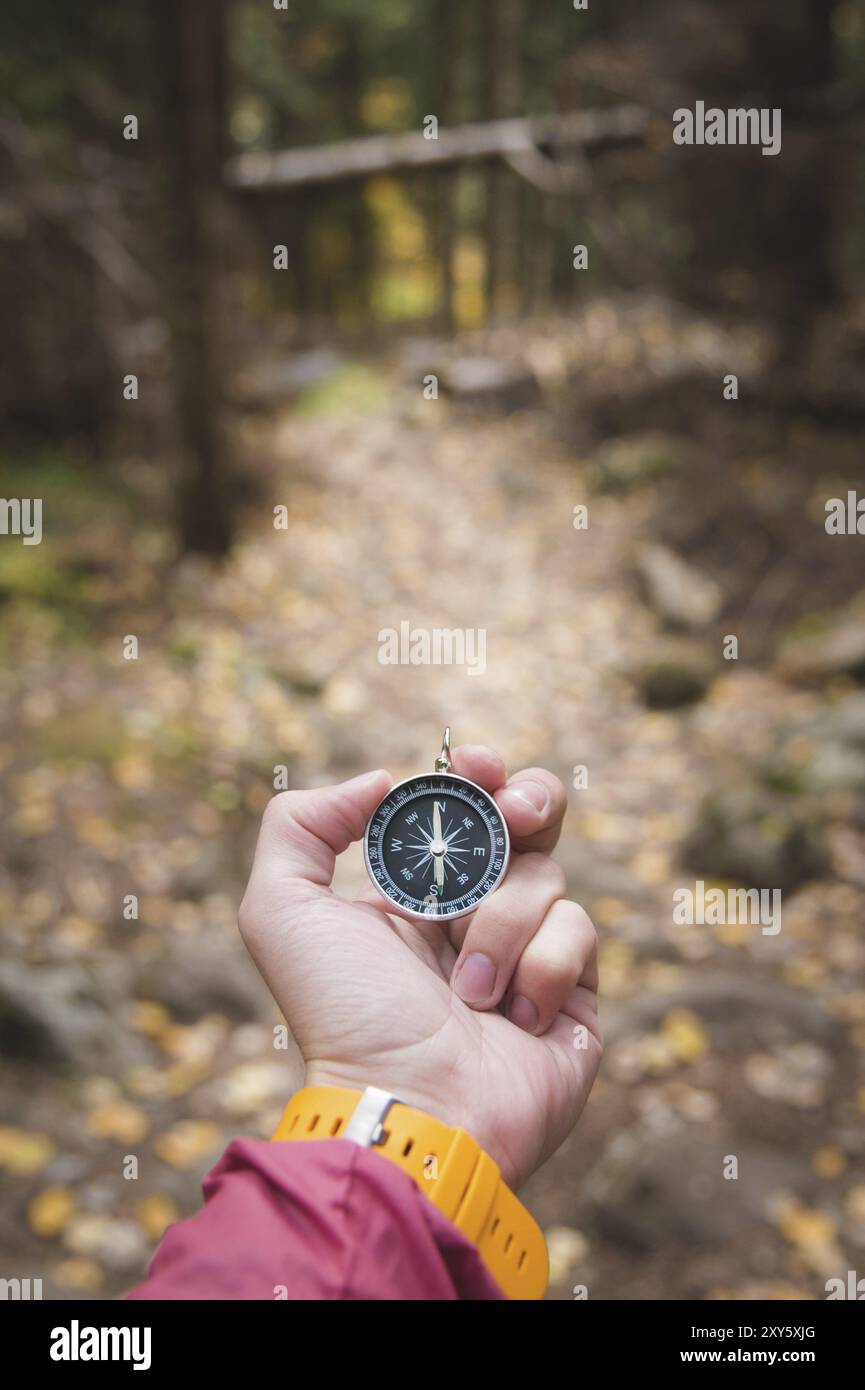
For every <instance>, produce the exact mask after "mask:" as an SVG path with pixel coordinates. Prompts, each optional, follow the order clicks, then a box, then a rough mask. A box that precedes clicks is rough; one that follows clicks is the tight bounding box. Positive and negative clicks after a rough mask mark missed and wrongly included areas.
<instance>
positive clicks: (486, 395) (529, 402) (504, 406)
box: [440, 357, 542, 414]
mask: <svg viewBox="0 0 865 1390" xmlns="http://www.w3.org/2000/svg"><path fill="white" fill-rule="evenodd" d="M440 385H441V388H442V390H443V391H444V392H445V393H446V394H447V395H450V396H453V397H455V398H456V399H458V400H459V401H460V402H462V403H463V404H465V405H471V406H475V407H478V408H481V409H483V410H490V411H500V412H503V413H505V414H507V413H509V412H510V411H514V410H530V409H532V407H537V406H539V405H540V404H541V400H542V397H541V390H540V387H539V386H538V382H537V378H536V377H535V375H534V372H532V371H531V370H530V369H529V368H528V367H526V366H525V365H524V364H523V363H522V362H511V361H501V360H500V359H499V358H496V357H460V358H457V359H456V360H455V361H452V362H450V363H448V365H447V366H446V367H443V368H442V372H441V379H440Z"/></svg>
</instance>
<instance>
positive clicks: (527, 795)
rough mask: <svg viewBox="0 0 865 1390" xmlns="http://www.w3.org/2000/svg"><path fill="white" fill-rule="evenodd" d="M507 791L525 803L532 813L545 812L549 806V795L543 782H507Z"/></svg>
mask: <svg viewBox="0 0 865 1390" xmlns="http://www.w3.org/2000/svg"><path fill="white" fill-rule="evenodd" d="M508 791H509V792H513V794H514V796H518V797H519V798H520V801H525V803H526V805H527V806H531V808H532V810H533V811H545V810H546V809H547V807H548V805H549V804H550V794H549V792H548V791H547V788H546V787H545V786H544V784H543V782H532V781H531V780H527V781H525V782H508Z"/></svg>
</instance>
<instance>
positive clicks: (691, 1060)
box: [0, 388, 865, 1298]
mask: <svg viewBox="0 0 865 1390" xmlns="http://www.w3.org/2000/svg"><path fill="white" fill-rule="evenodd" d="M267 446H268V455H269V459H270V465H269V466H270V467H271V470H272V473H271V477H272V481H273V502H274V504H284V505H285V506H286V508H287V517H288V524H287V529H285V530H277V529H274V528H273V527H272V526H271V525H270V524H269V517H270V511H269V504H268V507H267V508H265V509H264V510H263V513H262V516H261V519H260V522H259V524H257V525H256V524H255V522H254V520H253V523H252V525H251V528H250V530H249V532H248V533H247V535H246V536H245V538H244V540H243V541H242V543H241V544H240V545H239V546H238V549H237V551H236V553H235V555H234V557H233V558H232V561H231V563H230V564H229V566H228V568H227V570H226V571H225V572H224V573H223V574H222V575H221V576H219V577H215V576H212V575H210V574H209V573H208V572H207V571H206V570H203V569H200V568H198V567H196V566H194V565H188V566H186V567H185V568H184V570H183V571H181V572H180V573H179V574H178V575H177V576H176V578H175V580H174V582H173V586H172V588H171V590H170V592H169V594H168V596H167V605H165V604H163V605H162V606H161V608H160V609H159V612H158V615H156V616H154V606H153V603H152V595H151V594H149V593H148V589H147V582H146V579H145V578H142V573H144V574H145V575H146V572H147V571H148V568H149V567H148V564H147V561H146V557H144V556H142V555H141V554H138V553H136V552H135V548H134V544H133V546H132V550H131V552H130V561H129V575H128V578H127V580H126V585H127V588H126V591H125V592H124V593H123V613H124V616H123V618H122V620H120V621H119V624H118V626H117V628H116V630H115V631H114V632H113V633H112V634H111V635H110V636H109V637H107V638H100V640H99V642H98V643H97V644H95V645H87V646H82V645H78V646H62V645H59V646H57V647H54V646H52V645H51V644H50V643H49V644H48V645H47V647H46V643H45V642H44V641H42V642H39V641H36V640H35V639H34V638H33V634H32V614H30V613H29V610H28V616H27V620H26V621H25V620H24V619H23V618H21V617H20V615H19V617H18V619H17V621H16V623H15V624H13V629H12V636H11V638H10V644H11V652H12V654H13V655H14V661H13V662H10V665H9V669H8V670H7V673H6V675H5V676H4V678H3V679H4V691H5V694H6V697H7V710H8V712H7V716H6V721H5V729H4V733H3V740H4V741H3V744H2V748H0V752H2V753H3V757H4V762H5V771H4V773H3V776H4V782H5V792H6V796H5V797H4V803H5V805H6V811H5V813H4V825H3V830H4V839H5V841H6V843H7V845H8V847H9V849H8V854H7V868H6V871H5V875H4V879H3V881H2V894H3V902H4V905H5V908H6V912H5V913H4V915H5V916H6V917H7V919H8V923H9V926H8V930H7V933H6V958H5V960H4V961H3V962H0V971H2V972H4V973H3V974H2V975H0V996H2V1001H3V1002H2V1009H3V1029H4V1034H5V1036H6V1039H7V1042H8V1043H9V1048H8V1050H9V1052H10V1053H11V1056H12V1064H11V1066H9V1067H8V1069H7V1071H6V1074H5V1080H4V1083H3V1095H2V1103H3V1111H2V1116H0V1120H2V1124H3V1125H5V1126H6V1128H5V1129H3V1130H2V1131H0V1162H2V1163H3V1164H4V1166H5V1167H6V1168H7V1169H10V1170H11V1173H12V1180H13V1182H14V1183H15V1189H14V1190H15V1192H16V1194H17V1198H16V1200H17V1205H16V1207H15V1208H14V1210H13V1211H12V1214H11V1215H8V1214H7V1217H6V1222H7V1225H6V1229H5V1230H4V1231H3V1232H2V1241H0V1246H2V1249H3V1251H4V1268H3V1269H2V1271H0V1273H2V1274H5V1275H10V1274H11V1275H14V1274H18V1275H19V1276H23V1275H26V1274H28V1273H29V1274H30V1275H32V1276H34V1277H35V1276H39V1277H43V1278H44V1279H45V1280H46V1295H47V1296H50V1295H53V1296H58V1295H62V1294H64V1293H67V1292H68V1291H69V1290H75V1291H77V1292H81V1293H83V1294H93V1295H95V1296H100V1297H104V1296H106V1295H110V1294H112V1293H114V1292H116V1291H117V1290H119V1289H121V1288H123V1287H124V1286H127V1285H128V1284H129V1283H131V1282H133V1281H134V1280H135V1278H136V1277H137V1275H138V1273H139V1272H140V1270H141V1269H142V1268H143V1264H144V1261H145V1259H146V1256H147V1253H148V1251H149V1250H150V1249H151V1248H152V1244H153V1242H154V1241H155V1240H156V1239H157V1238H158V1235H159V1232H160V1230H161V1228H162V1227H163V1226H164V1224H165V1222H166V1221H168V1220H173V1219H176V1217H177V1216H178V1215H182V1214H185V1213H186V1212H188V1211H190V1210H192V1209H193V1208H194V1206H195V1204H196V1201H197V1190H198V1183H199V1178H200V1174H201V1172H202V1171H204V1170H205V1168H206V1167H207V1166H208V1163H209V1162H210V1161H211V1159H212V1157H213V1155H214V1154H216V1153H218V1151H219V1148H220V1146H221V1145H222V1144H223V1143H224V1142H225V1140H226V1139H227V1138H228V1137H230V1136H231V1135H232V1134H235V1133H238V1132H246V1133H258V1134H266V1133H267V1132H268V1131H269V1128H270V1127H271V1125H272V1123H273V1121H274V1118H275V1116H276V1115H277V1114H278V1112H279V1109H280V1107H281V1103H282V1100H283V1098H284V1094H285V1090H286V1088H287V1086H288V1085H289V1084H290V1082H291V1066H292V1064H291V1060H290V1059H289V1060H286V1059H285V1057H284V1056H283V1054H279V1053H277V1054H274V1052H273V1049H272V1047H271V1046H270V1041H271V1032H270V1030H271V1026H272V1024H273V1022H275V1021H276V1019H275V1016H274V1015H273V1012H272V1009H271V1006H270V1005H269V1003H268V1001H267V999H266V998H265V996H264V994H263V992H262V991H261V989H260V988H259V986H258V983H257V980H256V978H255V976H254V972H252V969H251V967H250V966H249V965H248V964H247V963H246V962H245V959H244V958H243V955H242V951H241V948H240V946H239V944H238V942H237V939H236V935H235V929H234V911H235V907H236V902H237V900H238V898H239V895H240V892H241V890H242V884H243V880H244V873H245V867H246V865H247V863H248V856H249V851H250V847H251V843H252V840H253V837H254V831H255V824H256V819H257V815H258V812H259V811H260V809H261V807H262V805H263V804H264V802H265V801H266V799H267V797H268V795H269V794H270V789H271V782H272V776H273V769H274V767H275V766H277V765H279V764H284V765H285V766H286V767H287V769H288V774H289V777H290V780H291V783H292V784H294V785H304V784H307V783H313V782H315V781H320V780H323V779H324V778H338V777H341V776H343V775H350V774H351V773H353V772H355V771H358V770H361V769H362V768H364V767H367V766H371V765H375V764H384V765H386V766H388V767H389V768H390V769H391V770H392V771H393V773H394V774H395V775H397V776H399V775H406V774H407V773H409V772H411V771H414V770H416V769H418V768H422V767H425V766H427V765H428V764H429V763H430V761H431V758H432V756H433V755H434V753H435V752H436V749H437V740H438V738H439V735H440V732H441V728H442V726H443V725H444V724H445V723H449V724H450V725H451V726H452V728H453V730H454V734H455V737H456V739H457V740H458V741H469V742H480V741H484V742H490V743H492V744H494V745H495V746H496V747H498V749H499V750H500V751H501V752H502V754H503V755H504V756H505V758H506V760H507V762H508V765H509V767H511V768H514V769H516V768H517V767H519V766H522V765H526V764H531V763H542V764H544V765H546V766H548V767H550V768H552V769H553V770H554V771H555V772H556V773H557V774H558V775H559V776H560V777H561V778H562V779H563V781H564V782H565V783H566V785H567V786H569V787H571V809H570V812H569V815H568V818H567V821H566V825H565V830H564V834H563V839H562V846H561V856H560V857H561V860H562V863H563V864H564V866H565V868H566V870H567V873H568V878H569V891H570V892H571V893H572V894H573V896H576V897H578V898H579V899H580V900H581V901H583V902H584V904H585V905H586V907H587V908H588V910H589V911H590V912H591V913H592V914H593V916H594V918H595V920H596V922H597V923H598V926H599V929H600V931H601V937H602V979H603V1010H602V1020H603V1021H604V1022H605V1025H606V1028H607V1033H608V1053H607V1059H606V1062H605V1067H604V1072H603V1078H602V1081H601V1083H600V1084H599V1087H598V1090H597V1093H596V1095H595V1097H594V1098H593V1101H592V1104H591V1105H590V1107H589V1112H588V1114H587V1116H586V1117H585V1119H584V1121H583V1123H582V1124H581V1126H580V1127H579V1129H578V1131H577V1132H576V1134H575V1135H574V1137H573V1138H572V1140H571V1141H570V1142H569V1143H568V1145H566V1147H565V1148H564V1150H563V1151H562V1152H561V1153H560V1154H559V1155H558V1156H557V1157H556V1158H555V1159H554V1160H553V1162H552V1163H550V1164H549V1165H548V1166H547V1168H545V1169H544V1170H543V1172H542V1173H541V1174H539V1175H538V1176H537V1177H536V1178H535V1179H534V1180H533V1182H532V1184H531V1185H530V1188H529V1190H528V1191H527V1193H526V1196H527V1200H528V1201H529V1202H530V1204H531V1205H532V1206H533V1207H534V1209H535V1210H536V1211H537V1212H538V1214H539V1216H540V1217H541V1219H542V1222H543V1224H544V1225H545V1227H546V1228H547V1229H548V1231H549V1232H550V1243H551V1249H552V1253H553V1262H554V1284H553V1291H552V1292H553V1296H557V1297H564V1298H566V1297H571V1296H572V1290H573V1288H574V1286H579V1285H585V1286H586V1287H587V1289H588V1291H589V1295H590V1296H591V1297H637V1296H665V1297H685V1296H691V1297H706V1296H723V1295H724V1294H736V1293H738V1294H739V1295H742V1294H747V1293H748V1292H754V1291H764V1292H767V1293H768V1294H769V1295H770V1296H786V1295H788V1294H789V1295H792V1296H799V1297H807V1296H818V1297H819V1296H822V1289H823V1284H824V1282H825V1279H826V1278H827V1277H829V1276H830V1275H832V1274H834V1273H842V1272H843V1271H846V1269H847V1268H848V1267H850V1268H853V1267H855V1265H854V1263H852V1262H853V1261H855V1258H856V1249H857V1248H859V1249H860V1251H861V1245H862V1244H863V1243H865V1187H863V1145H865V1141H863V1137H862V1102H863V1092H862V1090H861V1089H859V1088H861V1087H862V1086H863V1080H865V1078H863V1077H862V1072H861V1058H862V1048H863V1044H865V1036H863V1034H865V1006H863V998H865V996H863V992H862V986H861V972H862V964H863V958H862V944H861V930H860V929H861V912H862V903H863V897H865V893H863V889H865V877H863V876H862V873H861V860H857V859H856V854H855V853H854V851H853V848H852V847H851V845H850V842H849V841H848V855H847V859H846V861H844V862H843V863H842V862H841V861H840V860H839V858H838V855H837V854H836V855H835V859H834V860H833V862H832V863H830V864H829V866H828V868H827V869H826V870H825V871H824V881H823V883H822V884H821V885H818V886H817V887H814V886H810V885H808V884H807V883H806V884H805V885H804V886H802V885H796V886H797V887H798V893H795V894H791V895H790V897H789V898H788V899H787V900H786V901H785V926H784V931H783V933H781V934H780V936H779V937H773V936H769V935H765V934H763V933H762V932H761V931H760V929H759V927H756V928H755V927H749V926H747V925H746V926H726V927H723V928H714V929H713V928H708V927H697V926H693V927H681V926H676V925H675V924H674V921H673V915H672V907H673V893H674V891H675V890H676V889H677V888H679V887H681V886H682V885H688V884H689V883H690V884H691V886H693V883H694V878H695V874H694V871H693V870H691V869H688V868H686V867H683V845H684V844H685V843H686V841H687V838H688V835H689V832H690V830H691V827H692V826H693V824H694V821H695V817H696V815H697V812H698V808H699V806H700V804H701V802H702V800H703V798H704V796H705V795H706V793H707V791H711V790H712V789H715V788H717V787H718V785H719V779H720V780H723V781H729V783H730V785H731V786H733V787H735V786H737V785H738V783H739V782H740V781H742V779H743V778H745V777H746V775H747V771H748V769H749V767H750V766H752V765H754V764H756V763H758V762H759V761H760V760H761V759H763V758H765V757H767V756H768V755H769V753H770V752H771V749H772V747H773V743H774V740H775V738H776V731H777V729H778V728H779V727H786V726H787V725H793V724H796V723H797V721H798V722H801V721H806V720H807V719H808V718H809V717H811V716H812V715H813V714H815V713H817V712H818V711H819V701H818V700H817V698H816V697H815V696H813V695H810V694H802V693H796V692H794V691H792V690H791V689H790V688H789V687H787V686H785V685H783V684H782V683H781V682H780V681H779V680H778V679H777V678H776V677H774V676H773V675H771V674H766V673H758V672H756V671H755V670H754V669H749V668H748V666H747V665H746V664H744V663H743V664H742V665H741V666H740V665H739V664H738V663H728V664H727V665H726V666H724V665H723V664H721V663H719V666H718V674H717V678H716V679H715V680H714V681H713V682H712V683H711V685H710V686H709V689H708V691H707V693H706V696H705V698H703V699H702V700H700V701H698V702H696V703H693V704H689V705H687V706H685V707H683V708H681V709H676V710H650V709H647V708H646V706H645V704H644V703H643V701H642V700H641V697H640V694H639V680H638V679H636V678H635V674H634V672H635V668H636V667H638V666H639V665H640V663H641V662H644V661H645V660H646V659H647V658H648V657H649V656H651V653H652V651H653V649H654V648H655V647H656V646H657V645H658V644H659V643H660V642H661V641H662V636H661V633H660V626H659V623H658V620H657V618H656V617H655V616H654V615H653V614H652V612H650V610H649V608H648V607H647V606H645V605H644V604H643V603H642V602H641V601H640V599H639V597H638V592H637V589H636V587H635V583H634V576H633V564H634V555H635V548H636V546H637V544H638V543H639V541H640V540H641V539H645V538H651V534H652V532H651V523H652V515H653V512H652V508H653V505H654V503H653V501H652V498H651V496H650V495H649V494H647V493H646V492H645V490H642V491H641V490H640V489H636V490H634V491H630V492H627V493H625V494H606V495H605V494H603V493H600V492H598V491H597V489H596V480H597V469H596V467H595V462H596V461H595V460H594V459H592V458H591V457H588V456H587V457H586V458H584V459H581V458H579V457H575V456H574V452H573V450H572V449H570V448H567V447H566V446H565V444H564V443H563V441H562V436H561V434H560V433H559V431H558V430H557V429H556V427H555V425H554V422H553V420H552V418H551V417H550V416H549V415H548V414H545V413H544V412H542V411H525V412H521V413H516V414H514V415H510V416H506V417H504V418H502V417H499V416H496V417H493V418H487V417H482V416H472V415H471V414H468V413H465V412H463V411H461V410H459V409H454V408H452V407H450V406H449V405H448V404H447V403H446V402H445V401H444V400H442V401H429V402H427V401H419V400H418V399H417V393H414V394H411V393H407V392H406V391H405V390H404V389H399V388H394V392H393V394H392V396H391V397H390V399H389V400H388V401H387V402H386V403H385V404H384V405H383V406H382V407H381V408H380V409H376V410H371V411H369V412H365V413H353V414H346V413H339V414H336V415H317V416H314V417H312V418H308V419H304V418H298V417H297V416H295V415H293V414H292V415H286V416H285V417H284V418H279V419H276V420H274V421H273V422H272V424H271V425H270V426H269V427H268V430H267ZM579 504H585V505H587V506H588V509H589V525H588V528H587V529H585V530H577V529H575V528H574V525H573V517H574V508H575V506H577V505H579ZM136 585H137V589H136ZM142 595H143V596H142ZM163 597H165V596H164V595H163ZM402 622H408V623H410V624H411V625H412V626H413V627H415V628H427V629H433V628H449V629H472V630H477V629H482V630H483V631H484V632H485V634H486V651H485V658H486V664H485V670H484V671H483V674H477V675H470V674H468V672H467V671H466V670H465V669H462V668H457V667H453V666H451V667H448V666H417V667H415V666H405V665H400V666H387V665H382V664H381V662H380V661H379V650H380V647H379V640H378V634H379V632H380V630H381V629H384V628H396V629H399V626H400V624H401V623H402ZM28 624H29V626H28ZM128 632H140V640H141V651H140V656H139V659H138V660H137V661H136V662H124V661H123V659H122V656H121V655H120V637H121V636H122V635H123V634H124V633H128ZM709 635H710V636H711V637H712V640H715V638H714V635H712V634H709ZM70 750H74V751H73V753H72V754H70ZM579 765H582V766H584V767H585V769H586V771H587V777H588V785H587V786H585V787H581V788H577V787H575V786H573V780H574V770H575V768H576V767H577V766H579ZM842 810H843V808H842ZM839 815H840V813H839ZM841 818H842V819H843V817H841ZM850 833H851V834H852V833H853V832H852V831H851V832H850ZM857 845H858V841H857ZM857 852H859V853H860V855H861V850H859V851H857ZM842 859H843V856H842ZM361 876H362V866H361V864H360V859H359V855H354V856H349V857H348V858H347V861H346V863H345V864H344V865H343V866H342V867H341V870H340V880H339V882H340V884H341V885H342V886H343V887H345V888H346V889H348V890H349V891H350V890H351V888H352V887H353V886H354V885H355V884H356V883H358V882H359V881H360V878H361ZM131 894H134V895H136V897H137V898H138V916H137V918H135V917H131V918H128V919H127V918H124V915H123V913H124V902H125V900H126V899H127V897H128V895H131ZM26 966H30V967H32V969H30V970H27V969H25V967H26ZM857 1097H858V1099H857ZM125 1155H133V1156H136V1157H137V1158H138V1162H139V1172H138V1178H137V1180H135V1181H129V1180H125V1179H124V1177H123V1176H122V1164H123V1159H124V1156H125ZM731 1157H732V1158H734V1159H736V1160H737V1161H738V1164H739V1176H738V1178H733V1177H729V1176H727V1177H725V1176H724V1174H725V1171H726V1170H727V1169H729V1167H730V1162H729V1160H730V1158H731ZM725 1165H726V1168H725ZM6 1211H7V1213H9V1211H10V1207H9V1206H8V1205H7V1208H6ZM860 1258H861V1253H860ZM836 1266H837V1269H836Z"/></svg>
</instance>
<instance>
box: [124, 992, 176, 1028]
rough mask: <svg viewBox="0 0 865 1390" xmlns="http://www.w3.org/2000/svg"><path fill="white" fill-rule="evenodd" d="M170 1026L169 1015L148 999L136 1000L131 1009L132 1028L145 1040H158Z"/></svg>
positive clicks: (160, 1006) (159, 1005)
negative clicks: (141, 1034) (142, 1035)
mask: <svg viewBox="0 0 865 1390" xmlns="http://www.w3.org/2000/svg"><path fill="white" fill-rule="evenodd" d="M170 1026H171V1014H170V1013H169V1012H168V1010H167V1009H166V1008H163V1006H162V1005H161V1004H155V1003H154V1002H153V1001H152V1000H150V999H137V1000H136V1001H135V1004H134V1005H133V1008H132V1027H133V1028H134V1029H135V1031H136V1033H143V1034H144V1036H145V1037H146V1038H159V1037H160V1035H161V1034H162V1033H163V1032H164V1031H165V1029H166V1028H169V1027H170Z"/></svg>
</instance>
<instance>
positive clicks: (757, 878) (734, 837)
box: [683, 788, 827, 893]
mask: <svg viewBox="0 0 865 1390" xmlns="http://www.w3.org/2000/svg"><path fill="white" fill-rule="evenodd" d="M683 859H684V863H685V864H686V866H687V867H688V868H689V869H692V870H693V871H694V873H695V874H698V875H701V876H703V877H705V878H714V879H725V880H728V881H731V882H733V883H739V884H743V885H744V886H745V887H747V888H779V889H780V890H781V891H782V892H783V893H789V892H792V890H793V889H794V888H797V887H798V886H799V885H800V884H801V883H805V882H807V881H808V879H811V878H817V877H819V876H820V874H821V873H822V872H823V871H824V869H825V867H826V863H827V855H826V848H825V842H824V836H823V831H822V828H821V826H820V825H819V823H818V822H817V821H816V820H811V819H809V818H808V817H807V815H806V813H805V812H804V811H800V810H798V809H797V807H796V806H794V805H793V804H792V803H790V802H789V801H785V800H784V799H783V798H782V797H780V796H773V795H772V793H771V792H769V791H763V790H762V789H759V788H754V789H745V790H741V791H740V790H730V791H721V792H713V793H712V794H711V795H709V796H707V797H706V798H705V799H704V801H703V803H702V805H701V806H700V808H699V811H698V813H697V818H696V820H695V823H694V825H693V827H692V829H691V831H690V833H689V834H688V836H687V837H686V839H685V842H684V845H683Z"/></svg>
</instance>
